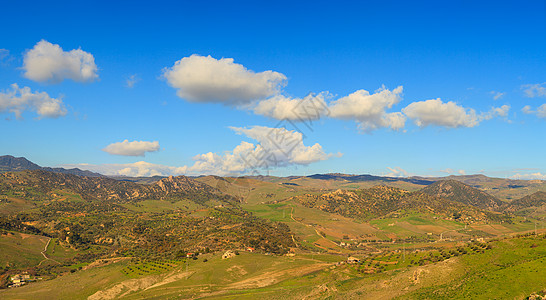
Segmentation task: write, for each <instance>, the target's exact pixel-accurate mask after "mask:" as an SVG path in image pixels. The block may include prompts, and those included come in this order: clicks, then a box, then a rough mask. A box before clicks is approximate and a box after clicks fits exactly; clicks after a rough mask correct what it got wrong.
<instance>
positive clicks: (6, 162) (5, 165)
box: [0, 155, 103, 177]
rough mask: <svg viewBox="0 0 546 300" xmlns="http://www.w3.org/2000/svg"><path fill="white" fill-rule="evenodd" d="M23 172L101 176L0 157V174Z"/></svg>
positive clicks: (89, 172) (78, 170)
mask: <svg viewBox="0 0 546 300" xmlns="http://www.w3.org/2000/svg"><path fill="white" fill-rule="evenodd" d="M23 170H43V171H49V172H55V173H63V174H72V175H78V176H88V177H100V176H103V175H101V174H99V173H95V172H91V171H87V170H80V169H78V168H73V169H65V168H50V167H41V166H39V165H37V164H35V163H33V162H31V161H29V160H28V159H26V158H24V157H14V156H11V155H4V156H0V173H2V172H11V171H23Z"/></svg>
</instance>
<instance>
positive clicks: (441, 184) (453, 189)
mask: <svg viewBox="0 0 546 300" xmlns="http://www.w3.org/2000/svg"><path fill="white" fill-rule="evenodd" d="M421 192H423V193H426V194H429V195H432V196H436V197H440V198H444V199H448V200H451V201H455V202H460V203H463V204H466V205H471V206H474V207H478V208H481V209H486V210H493V211H498V210H500V208H501V206H502V205H503V204H504V203H503V202H502V201H501V200H499V199H497V198H495V197H493V196H491V195H489V194H488V193H486V192H483V191H480V190H478V189H476V188H473V187H471V186H469V185H466V184H464V183H462V182H460V181H457V180H451V179H448V180H440V181H437V182H435V183H433V184H431V185H429V186H427V187H425V188H423V189H422V190H421Z"/></svg>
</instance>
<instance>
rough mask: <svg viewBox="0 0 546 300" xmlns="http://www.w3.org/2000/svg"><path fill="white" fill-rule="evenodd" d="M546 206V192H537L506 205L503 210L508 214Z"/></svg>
mask: <svg viewBox="0 0 546 300" xmlns="http://www.w3.org/2000/svg"><path fill="white" fill-rule="evenodd" d="M545 205H546V192H536V193H534V194H531V195H528V196H525V197H523V198H520V199H516V200H514V201H512V202H510V203H508V204H506V205H505V206H504V207H503V209H504V210H505V211H508V212H516V211H519V210H522V209H528V208H538V207H542V206H545Z"/></svg>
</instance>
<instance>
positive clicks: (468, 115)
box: [402, 98, 479, 128]
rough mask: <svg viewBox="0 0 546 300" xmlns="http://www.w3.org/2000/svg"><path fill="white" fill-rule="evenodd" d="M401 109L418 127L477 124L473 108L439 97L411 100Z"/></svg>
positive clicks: (452, 126) (454, 126)
mask: <svg viewBox="0 0 546 300" xmlns="http://www.w3.org/2000/svg"><path fill="white" fill-rule="evenodd" d="M402 111H403V112H404V113H405V114H406V115H407V116H408V117H409V118H410V119H412V120H414V122H415V124H416V125H417V126H419V127H426V126H429V125H436V126H445V127H450V128H457V127H474V126H476V125H478V124H479V120H478V116H477V115H476V111H475V110H473V109H466V108H464V107H462V106H459V105H457V104H456V103H455V102H452V101H449V102H447V103H444V102H442V100H440V98H438V99H432V100H426V101H418V102H413V103H411V104H410V105H408V106H406V107H405V108H404V109H402Z"/></svg>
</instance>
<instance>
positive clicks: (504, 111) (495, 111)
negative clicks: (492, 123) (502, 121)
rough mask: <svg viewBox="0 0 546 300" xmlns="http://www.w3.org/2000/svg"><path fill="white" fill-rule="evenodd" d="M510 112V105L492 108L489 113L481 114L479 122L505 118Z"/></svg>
mask: <svg viewBox="0 0 546 300" xmlns="http://www.w3.org/2000/svg"><path fill="white" fill-rule="evenodd" d="M509 111H510V105H503V106H501V107H492V108H491V110H490V111H488V112H485V113H482V114H481V115H480V120H491V119H493V118H495V117H503V118H505V117H507V116H508V112H509Z"/></svg>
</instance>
